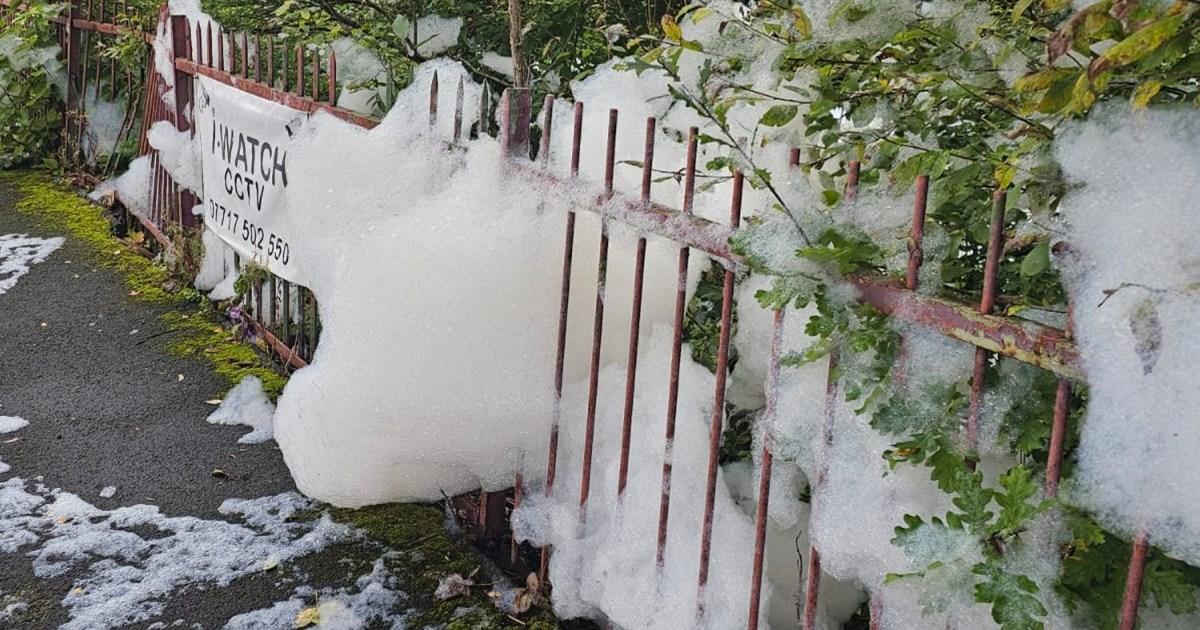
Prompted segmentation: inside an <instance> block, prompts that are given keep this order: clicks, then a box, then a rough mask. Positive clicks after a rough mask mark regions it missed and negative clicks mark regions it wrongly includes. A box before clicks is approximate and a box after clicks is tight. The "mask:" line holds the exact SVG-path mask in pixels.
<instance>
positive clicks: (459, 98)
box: [451, 74, 550, 143]
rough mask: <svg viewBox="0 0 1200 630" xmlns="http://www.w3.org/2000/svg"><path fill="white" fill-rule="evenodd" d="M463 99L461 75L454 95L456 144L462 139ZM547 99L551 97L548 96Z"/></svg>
mask: <svg viewBox="0 0 1200 630" xmlns="http://www.w3.org/2000/svg"><path fill="white" fill-rule="evenodd" d="M463 98H464V94H463V75H461V74H460V75H458V89H457V90H456V91H455V93H454V132H453V133H452V134H451V138H453V139H454V142H455V143H457V142H458V141H459V140H460V139H461V138H462V121H463ZM547 98H550V96H549V95H547ZM543 131H544V130H543Z"/></svg>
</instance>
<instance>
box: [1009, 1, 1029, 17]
mask: <svg viewBox="0 0 1200 630" xmlns="http://www.w3.org/2000/svg"><path fill="white" fill-rule="evenodd" d="M1031 4H1033V0H1017V3H1016V4H1015V5H1013V10H1012V21H1013V22H1018V21H1020V19H1021V16H1022V15H1024V14H1025V12H1026V11H1028V10H1029V5H1031Z"/></svg>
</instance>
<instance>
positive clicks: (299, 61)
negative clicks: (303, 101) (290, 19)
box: [296, 42, 304, 96]
mask: <svg viewBox="0 0 1200 630" xmlns="http://www.w3.org/2000/svg"><path fill="white" fill-rule="evenodd" d="M296 95H297V96H304V44H302V43H300V42H296Z"/></svg>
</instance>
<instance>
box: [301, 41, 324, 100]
mask: <svg viewBox="0 0 1200 630" xmlns="http://www.w3.org/2000/svg"><path fill="white" fill-rule="evenodd" d="M301 96H304V95H303V94H301ZM312 98H313V100H314V101H319V100H321V51H319V50H317V48H316V46H314V47H313V51H312Z"/></svg>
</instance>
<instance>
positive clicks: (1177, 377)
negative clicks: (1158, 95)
mask: <svg viewBox="0 0 1200 630" xmlns="http://www.w3.org/2000/svg"><path fill="white" fill-rule="evenodd" d="M1198 147H1200V120H1198V119H1197V117H1196V115H1195V112H1193V111H1191V110H1187V109H1182V110H1179V111H1153V110H1152V111H1148V112H1134V113H1130V112H1129V111H1128V110H1126V109H1121V108H1112V109H1110V110H1107V111H1102V112H1098V113H1096V114H1094V115H1093V117H1092V120H1091V121H1089V122H1088V123H1086V124H1079V125H1076V126H1075V127H1074V128H1073V129H1072V131H1071V132H1070V133H1069V134H1068V135H1066V136H1065V137H1064V138H1062V139H1060V140H1059V141H1058V144H1057V146H1056V152H1057V154H1058V158H1059V160H1060V161H1061V162H1062V164H1063V168H1064V171H1065V173H1066V175H1067V176H1068V177H1070V178H1071V179H1073V180H1075V181H1077V182H1079V183H1081V184H1083V187H1082V188H1081V189H1079V190H1077V191H1075V192H1073V193H1071V194H1070V195H1069V196H1068V197H1067V198H1066V200H1065V201H1064V203H1063V206H1062V212H1063V214H1064V216H1065V218H1066V220H1067V221H1068V222H1069V231H1068V235H1067V241H1068V243H1069V245H1070V248H1071V251H1070V252H1068V253H1067V254H1065V255H1062V256H1060V263H1061V267H1062V269H1063V270H1064V272H1065V278H1066V281H1067V285H1068V287H1069V289H1070V293H1071V297H1072V299H1073V304H1074V307H1075V308H1074V324H1075V332H1076V335H1077V337H1078V340H1079V344H1080V350H1081V353H1082V358H1083V364H1084V369H1085V370H1086V372H1087V377H1088V385H1089V392H1090V393H1089V395H1088V410H1087V416H1086V418H1085V420H1084V423H1083V434H1082V438H1081V442H1080V446H1079V451H1078V456H1079V468H1078V469H1077V471H1076V474H1075V478H1076V484H1075V487H1074V488H1073V489H1072V491H1071V496H1072V498H1073V499H1075V500H1077V501H1079V502H1081V503H1082V504H1084V505H1087V506H1090V507H1092V508H1093V509H1095V510H1096V511H1097V512H1098V516H1099V518H1100V519H1101V521H1102V522H1103V523H1104V524H1105V525H1106V526H1107V527H1110V528H1113V529H1115V530H1117V531H1121V532H1124V533H1126V534H1129V533H1131V532H1134V531H1136V530H1146V531H1147V532H1148V533H1149V536H1150V540H1151V542H1152V543H1153V544H1155V545H1158V546H1160V547H1162V548H1163V549H1164V550H1165V551H1167V553H1168V554H1170V555H1172V556H1175V557H1177V558H1179V559H1182V560H1185V561H1186V562H1188V563H1190V564H1193V565H1200V503H1197V502H1196V501H1193V500H1190V498H1191V497H1194V496H1195V489H1196V488H1197V487H1200V468H1197V467H1196V465H1195V454H1196V452H1197V451H1200V427H1198V426H1197V424H1196V423H1195V417H1196V410H1197V409H1200V380H1198V379H1197V376H1196V370H1195V361H1196V356H1197V355H1198V354H1200V335H1198V334H1197V331H1196V322H1197V321H1200V296H1198V295H1197V291H1196V287H1197V286H1198V284H1197V282H1198V281H1200V256H1197V253H1196V243H1197V242H1198V241H1200V223H1198V222H1197V221H1196V199H1198V198H1200V179H1198V178H1197V177H1196V173H1195V164H1196V163H1197V160H1198V159H1200V150H1198Z"/></svg>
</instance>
